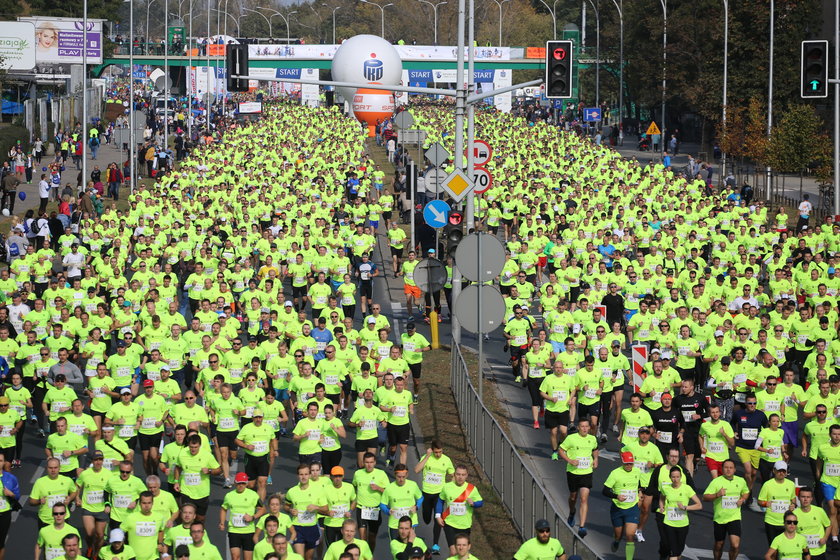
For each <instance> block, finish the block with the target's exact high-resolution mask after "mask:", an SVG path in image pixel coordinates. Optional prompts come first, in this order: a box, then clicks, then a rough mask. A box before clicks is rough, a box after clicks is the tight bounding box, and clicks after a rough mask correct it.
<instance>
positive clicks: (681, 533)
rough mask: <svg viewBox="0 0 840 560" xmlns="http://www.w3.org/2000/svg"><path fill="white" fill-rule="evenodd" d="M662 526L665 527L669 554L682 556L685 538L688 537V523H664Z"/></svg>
mask: <svg viewBox="0 0 840 560" xmlns="http://www.w3.org/2000/svg"><path fill="white" fill-rule="evenodd" d="M662 527H663V528H664V529H665V540H666V541H667V543H668V551H669V552H668V556H676V557H677V558H679V557H680V556H682V553H683V550H685V539H686V537H688V525H686V526H685V527H672V526H670V525H668V524H667V523H663V524H662Z"/></svg>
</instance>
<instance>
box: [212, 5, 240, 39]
mask: <svg viewBox="0 0 840 560" xmlns="http://www.w3.org/2000/svg"><path fill="white" fill-rule="evenodd" d="M213 11H214V12H218V13H220V14H224V15H225V16H227V17H229V18H230V19H232V20H233V23H235V24H236V36H237V37H239V36H240V33H239V20H238V19H236V18H235V17H233V15H232V14H229V13H227V12H225V11H222V10H217V9H216V8H213ZM225 27H227V18H225ZM225 35H227V33H225Z"/></svg>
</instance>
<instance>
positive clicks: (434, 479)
mask: <svg viewBox="0 0 840 560" xmlns="http://www.w3.org/2000/svg"><path fill="white" fill-rule="evenodd" d="M423 482H425V483H426V484H430V485H438V484H443V475H442V474H441V473H436V472H431V471H426V473H425V474H424V475H423Z"/></svg>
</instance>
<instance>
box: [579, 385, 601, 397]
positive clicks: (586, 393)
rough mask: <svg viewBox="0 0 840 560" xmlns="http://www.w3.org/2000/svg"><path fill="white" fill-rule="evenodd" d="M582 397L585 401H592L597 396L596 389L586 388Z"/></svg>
mask: <svg viewBox="0 0 840 560" xmlns="http://www.w3.org/2000/svg"><path fill="white" fill-rule="evenodd" d="M583 396H584V397H586V398H587V399H594V398H596V397H597V396H598V389H596V388H594V387H587V388H586V390H585V391H584V392H583Z"/></svg>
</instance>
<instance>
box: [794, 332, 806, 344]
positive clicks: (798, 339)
mask: <svg viewBox="0 0 840 560" xmlns="http://www.w3.org/2000/svg"><path fill="white" fill-rule="evenodd" d="M806 342H808V335H807V334H800V335H797V336H796V343H797V344H799V345H800V346H801V345H803V344H805V343H806Z"/></svg>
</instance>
